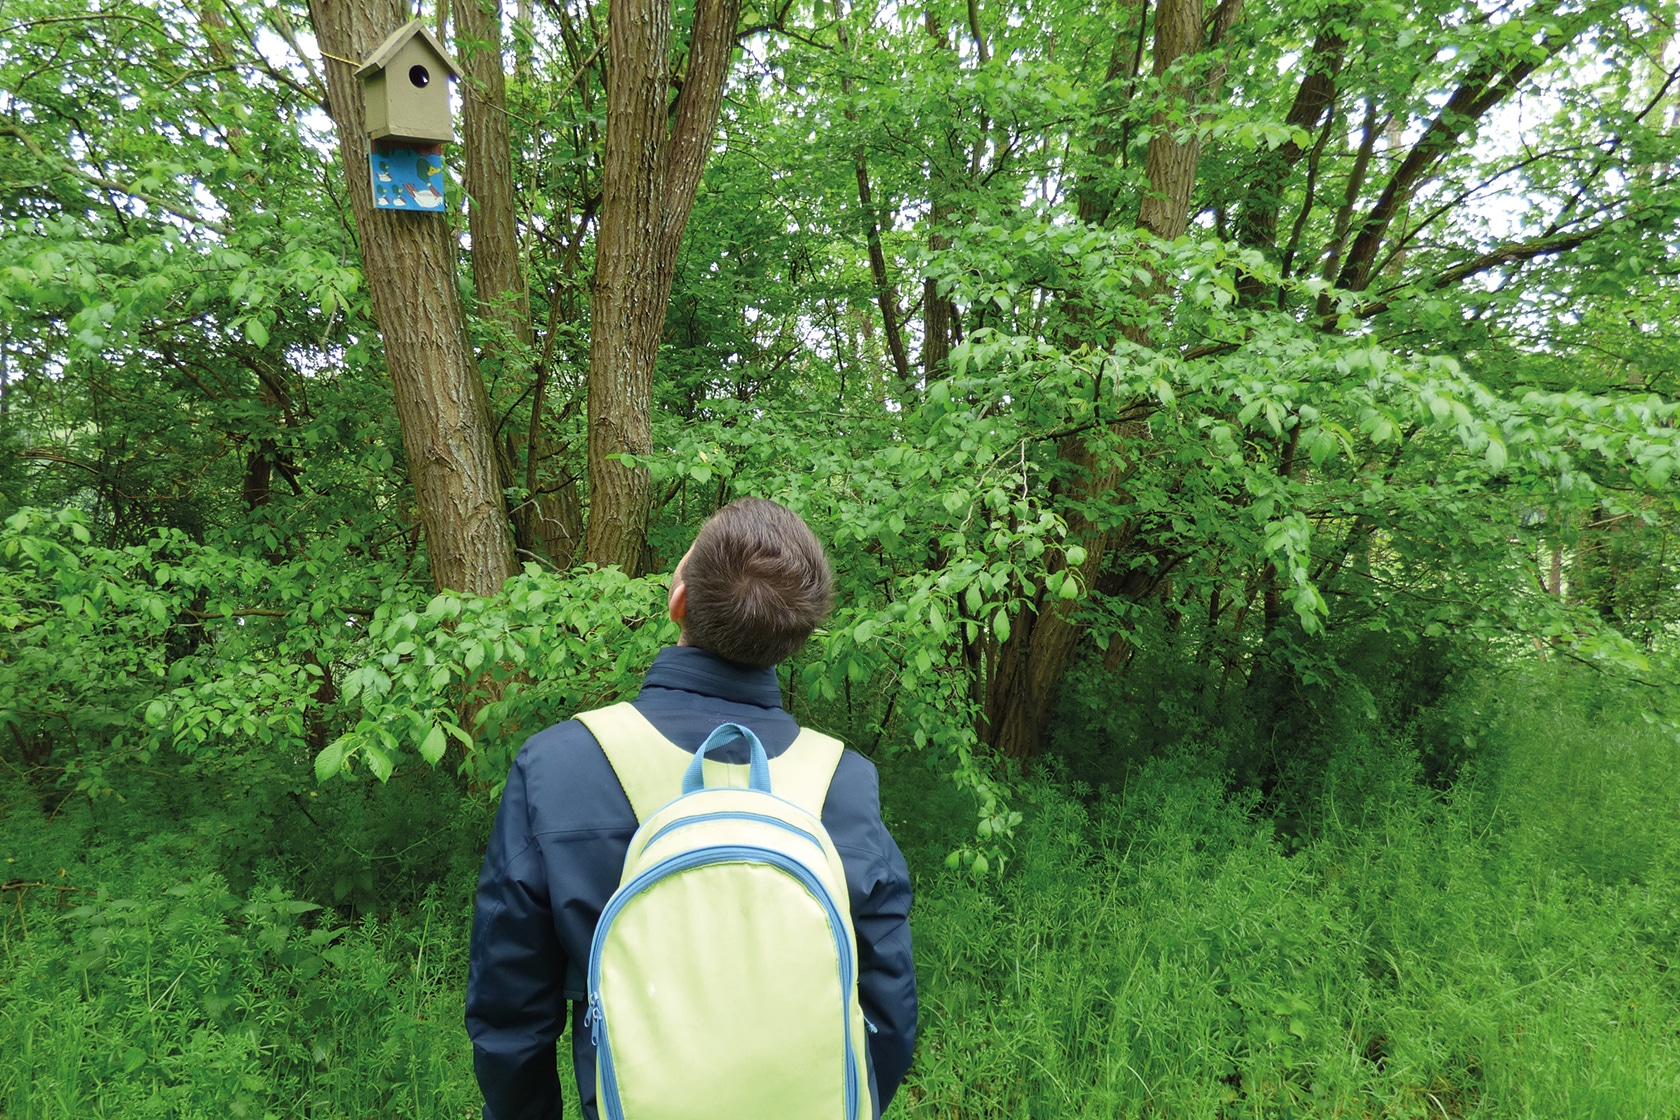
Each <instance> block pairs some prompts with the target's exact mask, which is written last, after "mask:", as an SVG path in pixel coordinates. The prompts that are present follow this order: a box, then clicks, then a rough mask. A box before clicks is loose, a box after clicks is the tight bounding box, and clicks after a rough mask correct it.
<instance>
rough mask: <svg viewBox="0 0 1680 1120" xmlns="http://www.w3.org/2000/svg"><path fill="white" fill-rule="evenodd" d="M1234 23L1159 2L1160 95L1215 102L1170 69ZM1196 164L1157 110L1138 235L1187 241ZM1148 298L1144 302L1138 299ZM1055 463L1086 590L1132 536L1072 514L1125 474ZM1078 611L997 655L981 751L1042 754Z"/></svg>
mask: <svg viewBox="0 0 1680 1120" xmlns="http://www.w3.org/2000/svg"><path fill="white" fill-rule="evenodd" d="M1241 13H1242V0H1225V3H1223V4H1221V5H1220V6H1219V7H1218V8H1217V9H1216V10H1215V12H1214V14H1213V18H1212V19H1211V20H1207V19H1205V18H1204V10H1203V5H1202V0H1163V2H1162V3H1160V4H1157V5H1156V8H1155V47H1154V52H1153V53H1154V59H1153V64H1154V70H1155V75H1156V77H1157V78H1159V79H1161V80H1162V88H1163V91H1164V92H1165V93H1166V94H1167V95H1168V96H1169V97H1170V98H1171V100H1172V101H1179V102H1182V103H1184V104H1187V105H1192V106H1193V105H1197V104H1205V103H1206V102H1208V101H1210V100H1212V99H1213V98H1215V97H1217V96H1218V94H1219V90H1220V87H1221V86H1222V85H1223V83H1224V71H1223V69H1222V68H1221V67H1219V66H1218V65H1215V66H1213V67H1212V68H1211V69H1210V70H1209V71H1208V72H1207V73H1206V74H1205V75H1204V76H1202V77H1200V78H1197V77H1196V76H1195V75H1194V72H1193V70H1192V69H1191V68H1189V67H1184V66H1181V67H1179V69H1178V70H1177V71H1173V65H1174V64H1175V63H1178V62H1179V61H1180V60H1184V59H1189V58H1191V57H1192V56H1194V55H1196V54H1198V53H1199V52H1200V51H1202V49H1203V42H1204V39H1203V37H1204V34H1206V35H1207V40H1208V45H1209V46H1210V47H1217V46H1218V45H1219V43H1220V41H1221V40H1222V39H1223V38H1224V36H1225V34H1226V32H1227V31H1229V29H1230V28H1231V26H1232V25H1233V24H1234V23H1235V22H1236V20H1237V19H1238V18H1239V17H1240V15H1241ZM1175 75H1176V76H1175ZM1200 158H1201V141H1200V139H1199V138H1198V137H1197V136H1196V134H1195V133H1194V132H1191V133H1190V134H1189V135H1187V136H1179V135H1175V134H1174V130H1173V128H1172V127H1171V125H1170V123H1169V121H1168V120H1167V110H1166V108H1165V107H1163V108H1162V109H1160V110H1157V112H1156V115H1155V119H1154V121H1153V122H1152V136H1151V138H1150V141H1149V149H1148V155H1147V157H1146V163H1145V173H1146V177H1147V179H1148V183H1147V186H1146V187H1145V192H1144V197H1143V200H1142V204H1141V206H1140V207H1139V211H1138V226H1139V227H1140V228H1141V229H1144V230H1146V231H1147V232H1149V233H1150V234H1152V235H1153V236H1155V237H1158V238H1161V239H1163V240H1167V241H1170V240H1172V239H1174V238H1176V237H1178V236H1180V235H1181V234H1183V233H1184V231H1185V230H1186V228H1188V226H1189V221H1190V194H1191V190H1192V188H1193V187H1194V186H1195V183H1196V167H1197V164H1198V162H1199V161H1200ZM1163 282H1164V281H1162V280H1160V279H1157V281H1156V284H1155V287H1156V288H1157V289H1158V288H1159V287H1160V286H1161V284H1162V283H1163ZM1154 294H1155V293H1154V292H1153V291H1151V292H1147V293H1145V298H1150V297H1152V296H1153V295H1154ZM1127 335H1128V337H1129V338H1130V340H1131V341H1132V342H1134V343H1138V344H1140V345H1145V346H1147V345H1148V344H1149V337H1148V334H1147V332H1146V331H1143V330H1139V329H1131V330H1128V331H1127ZM1121 411H1122V412H1123V413H1124V412H1126V411H1127V410H1125V409H1122V410H1121ZM1110 427H1111V430H1112V432H1113V433H1114V434H1116V435H1120V436H1127V435H1129V434H1132V433H1130V432H1129V431H1128V424H1127V421H1126V420H1125V419H1124V418H1121V419H1117V420H1115V421H1113V422H1112V423H1111V425H1110ZM1138 438H1141V434H1138ZM1057 454H1058V457H1059V458H1061V459H1062V460H1063V461H1064V462H1066V463H1067V464H1069V465H1070V466H1071V467H1073V468H1074V474H1073V478H1074V481H1073V482H1072V483H1071V484H1070V485H1069V486H1068V487H1067V489H1066V491H1064V492H1060V493H1058V495H1057V497H1058V498H1059V499H1061V500H1062V501H1063V502H1065V505H1066V508H1068V509H1069V510H1070V512H1069V513H1068V514H1067V523H1068V536H1069V539H1070V542H1071V541H1077V542H1079V543H1080V544H1081V545H1082V546H1083V547H1084V549H1085V561H1084V563H1083V564H1081V565H1079V567H1078V569H1077V570H1078V575H1079V579H1080V582H1081V583H1082V584H1083V585H1084V586H1086V587H1091V586H1094V585H1095V584H1096V583H1097V582H1098V580H1099V579H1100V578H1101V576H1102V573H1103V567H1104V564H1105V562H1106V561H1107V559H1108V557H1109V556H1110V554H1111V553H1112V552H1113V550H1114V549H1115V548H1116V547H1117V546H1119V545H1121V544H1123V543H1124V541H1125V539H1126V538H1127V537H1128V536H1129V531H1128V530H1125V529H1118V530H1117V529H1114V528H1112V527H1108V528H1105V527H1103V526H1101V525H1098V524H1095V523H1093V522H1091V521H1089V520H1088V519H1087V518H1086V517H1085V516H1084V515H1083V514H1081V513H1079V512H1077V511H1079V510H1080V509H1081V508H1082V507H1083V506H1084V505H1085V504H1086V503H1087V502H1090V501H1092V500H1094V499H1101V498H1102V497H1103V496H1104V495H1107V494H1109V493H1111V492H1112V491H1114V490H1115V489H1116V488H1117V487H1119V486H1120V485H1121V484H1122V483H1123V481H1124V476H1125V472H1126V471H1127V470H1128V469H1129V467H1128V465H1127V464H1126V463H1125V462H1122V461H1121V458H1120V457H1119V456H1116V455H1114V454H1112V453H1109V452H1098V451H1094V450H1093V449H1092V447H1091V445H1090V443H1089V442H1088V441H1087V439H1086V438H1084V437H1080V436H1075V437H1070V438H1068V439H1066V440H1064V441H1063V442H1062V443H1061V445H1060V446H1059V447H1058V448H1057ZM1128 458H1132V457H1131V456H1128ZM1075 610H1076V608H1075V606H1074V605H1073V604H1071V603H1069V602H1068V601H1067V600H1063V599H1055V600H1053V601H1052V600H1050V599H1047V598H1046V597H1045V596H1043V595H1042V594H1041V595H1040V596H1039V597H1038V601H1037V603H1036V609H1034V610H1032V611H1030V612H1023V614H1022V617H1021V618H1020V619H1019V620H1018V622H1017V623H1016V625H1015V626H1014V627H1013V629H1012V632H1011V633H1010V636H1009V640H1008V641H1007V642H1004V643H1002V644H1001V646H1000V648H999V650H998V653H997V657H996V659H995V668H994V671H993V675H992V678H991V680H990V682H989V687H988V689H987V694H986V706H985V712H984V719H985V731H986V738H987V740H988V742H990V743H991V745H992V747H993V748H994V749H995V750H997V751H999V752H1001V753H1002V754H1004V755H1005V756H1006V757H1009V758H1014V759H1025V758H1030V757H1032V756H1033V755H1035V754H1037V753H1038V751H1039V749H1040V746H1041V741H1042V740H1041V735H1042V729H1043V727H1044V725H1045V723H1046V722H1047V721H1048V719H1049V716H1050V710H1051V706H1052V705H1053V704H1054V702H1055V697H1056V689H1057V687H1058V686H1059V685H1060V684H1061V680H1062V677H1063V676H1064V675H1065V674H1066V672H1067V669H1068V666H1069V665H1071V664H1072V662H1073V657H1074V653H1075V651H1076V649H1077V646H1078V641H1079V636H1080V631H1079V627H1078V625H1077V623H1076V622H1075V621H1074V612H1075Z"/></svg>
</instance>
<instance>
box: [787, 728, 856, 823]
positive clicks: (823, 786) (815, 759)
mask: <svg viewBox="0 0 1680 1120" xmlns="http://www.w3.org/2000/svg"><path fill="white" fill-rule="evenodd" d="M845 750H846V745H845V744H844V743H842V742H841V741H840V740H838V739H836V738H833V737H832V736H829V735H824V734H823V733H822V732H820V731H812V730H811V729H810V728H809V727H806V728H802V729H801V730H800V732H799V737H798V738H797V739H795V740H794V741H793V744H792V745H791V746H790V747H788V749H787V750H785V751H783V752H782V753H781V754H779V755H777V756H776V757H775V758H772V759H771V760H770V790H771V792H772V793H774V794H775V795H776V796H777V797H780V798H783V799H785V800H787V801H791V802H793V803H794V804H795V805H797V806H799V807H800V808H801V809H804V810H805V811H806V812H807V813H810V814H811V815H812V816H813V817H818V818H820V817H821V816H822V807H823V802H825V801H827V800H828V787H829V785H830V783H832V782H833V781H834V771H835V769H836V768H837V767H839V765H840V756H841V754H843V753H844V752H845Z"/></svg>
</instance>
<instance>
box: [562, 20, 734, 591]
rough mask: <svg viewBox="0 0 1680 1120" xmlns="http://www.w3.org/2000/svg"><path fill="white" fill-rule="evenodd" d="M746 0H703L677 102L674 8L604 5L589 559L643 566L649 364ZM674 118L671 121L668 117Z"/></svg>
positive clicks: (648, 507) (648, 494) (648, 501)
mask: <svg viewBox="0 0 1680 1120" xmlns="http://www.w3.org/2000/svg"><path fill="white" fill-rule="evenodd" d="M740 10H741V5H740V0H699V2H698V3H697V4H696V7H695V12H694V30H693V34H692V37H691V39H690V41H689V50H688V67H687V73H686V74H685V75H684V79H683V82H682V93H681V94H680V95H679V97H678V98H677V104H676V108H675V110H674V111H672V110H671V109H670V108H669V104H668V101H669V97H670V90H671V84H672V83H671V60H670V55H671V51H670V42H671V6H670V4H669V3H667V2H665V0H623V2H621V3H615V4H613V5H612V7H611V9H610V11H609V12H608V15H607V56H608V58H609V60H610V61H609V64H608V67H607V136H606V155H605V160H604V167H603V174H602V183H601V194H602V201H601V227H600V232H599V234H598V236H597V239H596V246H595V286H594V291H593V294H592V296H591V298H590V320H591V322H590V330H591V334H590V341H589V504H590V509H589V529H588V536H587V538H586V541H585V544H584V555H585V559H587V560H589V561H590V562H592V563H596V564H603V565H604V564H617V565H619V566H621V567H622V568H624V570H625V571H627V572H632V573H634V572H636V571H638V570H639V569H640V566H641V563H642V553H643V549H644V547H645V544H646V540H647V529H648V516H649V514H650V512H651V511H652V504H653V494H652V491H651V489H650V487H649V483H648V474H647V468H646V467H644V466H642V465H641V464H640V463H634V462H632V463H630V464H627V463H625V462H624V460H623V458H622V457H623V456H626V455H628V456H632V457H641V456H646V455H648V454H649V453H651V451H652V450H653V427H652V416H651V410H652V406H653V368H654V362H655V360H656V358H657V357H658V353H659V336H660V332H661V331H662V329H663V327H664V324H665V307H666V303H667V302H668V301H669V299H670V295H671V282H672V279H673V277H674V275H675V271H676V258H677V247H678V245H679V244H680V243H681V241H682V233H683V229H684V227H685V226H686V225H687V224H688V215H689V211H690V210H691V209H692V208H693V205H694V195H695V192H696V191H697V190H698V188H699V186H700V172H701V171H702V170H703V169H704V168H705V164H706V155H707V152H708V150H709V149H710V147H711V143H712V133H713V131H714V130H715V129H716V127H717V119H718V111H719V109H720V108H721V106H722V103H723V86H724V81H725V79H726V78H727V77H728V75H729V61H730V56H731V55H732V53H733V52H734V47H735V25H736V21H737V20H738V18H739V16H740ZM668 120H669V121H670V122H671V123H670V124H669V125H667V123H666V122H667V121H668Z"/></svg>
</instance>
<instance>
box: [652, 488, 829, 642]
mask: <svg viewBox="0 0 1680 1120" xmlns="http://www.w3.org/2000/svg"><path fill="white" fill-rule="evenodd" d="M681 576H682V580H683V583H685V584H686V585H687V587H688V606H687V613H686V614H685V615H684V617H683V640H684V641H686V642H687V643H688V644H689V645H692V646H698V647H700V648H701V649H704V650H709V651H710V652H712V653H715V654H717V655H718V656H719V657H722V658H724V659H726V660H729V661H734V662H736V663H738V664H741V665H749V666H752V667H753V668H759V669H764V668H769V667H770V666H772V665H776V664H779V663H780V662H782V661H785V660H787V659H788V658H789V657H792V656H793V655H794V654H795V653H797V652H798V651H799V647H800V646H803V645H804V644H805V639H807V638H809V637H810V636H811V631H813V630H815V629H816V628H817V627H818V626H819V625H821V624H822V621H823V619H824V618H826V617H828V611H829V607H830V606H831V604H832V602H833V598H834V573H833V571H832V570H831V569H830V568H829V565H828V557H827V556H825V555H823V547H822V544H821V542H819V541H818V540H817V537H816V534H815V533H813V532H811V529H810V526H808V525H806V524H805V522H804V521H803V520H801V519H800V517H799V515H798V514H796V513H794V512H793V511H792V510H790V509H788V508H787V507H786V506H782V505H778V504H777V503H775V502H771V501H766V500H765V499H763V498H737V499H736V500H735V501H733V502H730V503H729V504H728V505H726V506H724V507H723V508H722V509H720V510H718V511H717V512H716V513H714V514H713V515H712V516H711V517H710V518H709V519H708V520H707V521H706V523H705V524H704V525H702V526H701V527H700V532H699V534H698V535H697V536H696V537H695V538H694V547H693V548H691V549H690V550H689V553H688V556H687V557H686V558H685V559H684V560H683V563H682V571H681Z"/></svg>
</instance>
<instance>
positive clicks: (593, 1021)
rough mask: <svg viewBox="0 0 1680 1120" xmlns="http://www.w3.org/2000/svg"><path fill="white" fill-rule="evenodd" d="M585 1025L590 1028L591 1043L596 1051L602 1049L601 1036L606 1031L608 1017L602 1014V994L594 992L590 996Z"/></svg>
mask: <svg viewBox="0 0 1680 1120" xmlns="http://www.w3.org/2000/svg"><path fill="white" fill-rule="evenodd" d="M583 1025H584V1026H586V1027H588V1028H589V1041H590V1042H591V1043H592V1044H593V1045H594V1047H595V1049H597V1050H599V1049H600V1048H601V1034H602V1032H603V1031H605V1030H606V1026H607V1021H606V1016H605V1015H603V1014H601V993H600V992H592V993H591V994H590V996H589V1010H588V1011H586V1012H584V1015H583Z"/></svg>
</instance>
